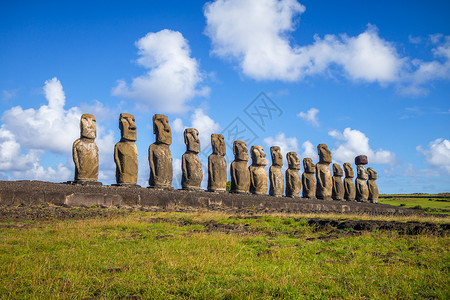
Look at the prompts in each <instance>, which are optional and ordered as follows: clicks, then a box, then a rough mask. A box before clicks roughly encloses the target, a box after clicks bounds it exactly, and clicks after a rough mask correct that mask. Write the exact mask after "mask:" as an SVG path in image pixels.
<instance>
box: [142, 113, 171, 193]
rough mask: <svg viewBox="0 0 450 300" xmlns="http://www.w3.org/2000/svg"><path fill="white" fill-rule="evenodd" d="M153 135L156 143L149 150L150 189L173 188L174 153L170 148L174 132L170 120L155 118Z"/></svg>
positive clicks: (165, 117)
mask: <svg viewBox="0 0 450 300" xmlns="http://www.w3.org/2000/svg"><path fill="white" fill-rule="evenodd" d="M153 133H154V134H155V135H156V141H155V142H154V143H153V144H151V145H150V147H149V148H148V162H149V165H150V179H149V181H148V183H149V185H150V187H153V188H169V189H170V188H171V187H172V177H173V170H172V153H171V152H170V149H169V146H170V145H171V144H172V130H171V129H170V126H169V118H168V117H167V116H165V115H160V114H155V115H154V116H153Z"/></svg>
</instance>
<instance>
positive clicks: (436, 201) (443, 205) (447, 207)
mask: <svg viewBox="0 0 450 300" xmlns="http://www.w3.org/2000/svg"><path fill="white" fill-rule="evenodd" d="M379 202H381V203H383V204H390V205H395V206H404V207H409V208H416V209H421V210H424V211H426V212H429V213H443V214H450V195H449V194H448V193H446V194H439V195H427V194H411V195H380V198H379Z"/></svg>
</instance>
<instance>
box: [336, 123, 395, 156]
mask: <svg viewBox="0 0 450 300" xmlns="http://www.w3.org/2000/svg"><path fill="white" fill-rule="evenodd" d="M328 135H330V136H331V137H333V138H335V139H336V140H337V146H338V147H337V148H336V149H332V150H331V154H332V157H333V159H334V160H335V161H337V162H340V163H345V162H350V163H353V162H354V159H355V157H356V156H358V155H361V154H364V155H367V158H368V160H369V163H370V164H393V163H395V162H396V158H395V154H394V153H392V152H390V151H387V150H383V149H381V148H380V149H379V150H377V151H374V150H372V149H371V148H370V146H369V138H368V137H367V136H366V135H365V134H364V133H362V132H361V131H359V130H356V129H351V128H345V129H344V131H343V132H342V133H341V132H339V131H337V130H332V131H330V132H328Z"/></svg>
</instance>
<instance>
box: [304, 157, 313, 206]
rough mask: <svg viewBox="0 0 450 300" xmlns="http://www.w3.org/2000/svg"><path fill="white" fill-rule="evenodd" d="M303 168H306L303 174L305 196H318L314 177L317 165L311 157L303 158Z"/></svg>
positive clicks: (311, 197)
mask: <svg viewBox="0 0 450 300" xmlns="http://www.w3.org/2000/svg"><path fill="white" fill-rule="evenodd" d="M303 168H304V169H305V172H303V174H302V187H303V198H309V199H313V198H316V179H315V178H314V173H316V166H315V165H314V164H313V161H312V159H311V158H309V157H307V158H304V159H303Z"/></svg>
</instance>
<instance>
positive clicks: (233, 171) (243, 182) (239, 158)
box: [230, 141, 250, 193]
mask: <svg viewBox="0 0 450 300" xmlns="http://www.w3.org/2000/svg"><path fill="white" fill-rule="evenodd" d="M233 154H234V161H233V162H232V163H231V166H230V177H231V189H230V191H231V192H233V193H248V191H249V189H250V171H249V169H248V168H247V162H248V149H247V145H246V144H245V142H244V141H234V143H233Z"/></svg>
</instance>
